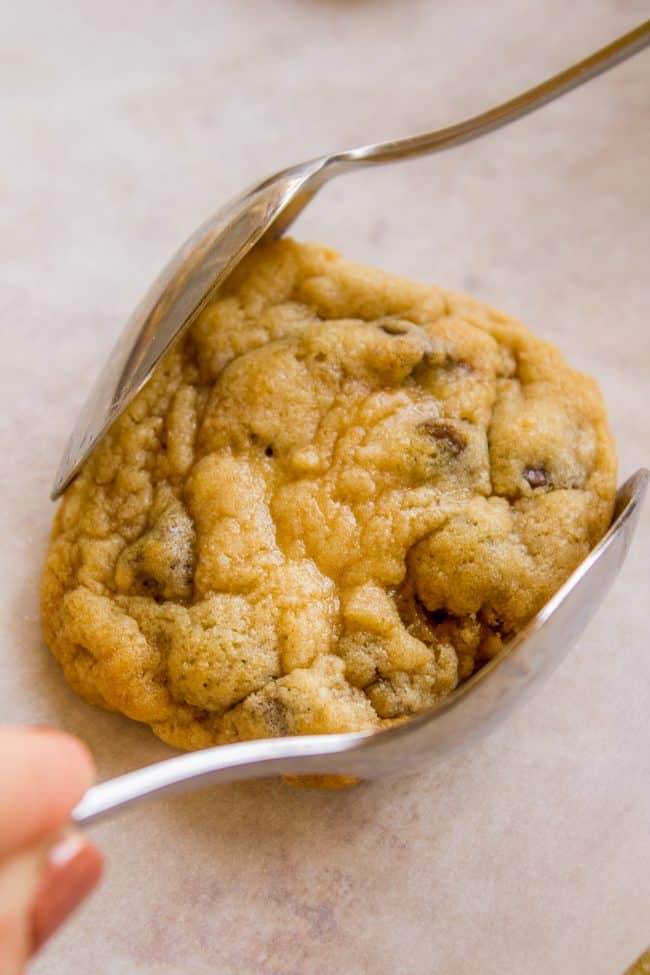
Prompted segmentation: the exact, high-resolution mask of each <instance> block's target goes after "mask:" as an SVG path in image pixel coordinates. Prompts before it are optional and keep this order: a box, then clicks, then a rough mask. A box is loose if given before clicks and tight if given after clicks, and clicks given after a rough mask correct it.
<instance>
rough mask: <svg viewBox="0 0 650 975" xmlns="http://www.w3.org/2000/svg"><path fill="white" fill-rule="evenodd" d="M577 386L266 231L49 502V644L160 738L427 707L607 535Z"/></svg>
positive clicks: (446, 298) (448, 302) (487, 319)
mask: <svg viewBox="0 0 650 975" xmlns="http://www.w3.org/2000/svg"><path fill="white" fill-rule="evenodd" d="M615 476H616V464H615V457H614V450H613V445H612V441H611V437H610V434H609V431H608V428H607V423H606V418H605V412H604V408H603V404H602V400H601V397H600V394H599V392H598V389H597V387H596V385H595V383H594V382H593V381H592V380H591V379H590V378H589V377H586V376H584V375H582V374H580V373H576V372H574V371H573V370H572V369H570V368H569V367H568V366H567V365H566V364H565V362H564V360H563V359H562V357H561V356H560V354H559V352H558V351H557V350H556V349H555V348H554V347H552V346H551V345H549V344H548V343H546V342H543V341H541V340H540V339H537V338H536V337H534V336H533V335H532V334H531V333H530V332H529V331H528V330H526V329H525V328H524V327H523V326H521V325H519V324H517V323H516V322H514V321H513V320H511V319H510V318H508V317H506V316H505V315H502V314H501V313H499V312H496V311H494V310H492V309H490V308H487V307H486V306H484V305H482V304H480V303H478V302H476V301H473V300H472V299H470V298H466V297H464V296H460V295H455V294H451V293H448V292H445V291H443V290H441V289H438V288H433V287H427V286H424V285H420V284H415V283H413V282H410V281H405V280H403V279H400V278H397V277H394V276H391V275H388V274H384V273H382V272H380V271H376V270H371V269H368V268H364V267H360V266H357V265H354V264H350V263H348V262H346V261H344V260H343V259H341V258H340V257H339V256H338V255H336V254H335V253H333V252H332V251H329V250H327V249H325V248H322V247H319V246H315V245H301V244H297V243H295V242H293V241H290V240H282V241H278V242H275V243H273V244H270V245H267V246H264V247H262V248H260V249H258V250H256V251H255V252H254V253H253V254H252V255H250V256H249V257H248V258H247V259H246V260H245V261H244V263H243V264H242V265H241V266H240V267H239V268H238V270H237V271H236V273H235V275H233V276H232V277H231V278H230V279H229V280H228V282H227V283H226V285H225V287H224V288H222V290H221V291H220V292H219V294H218V295H217V297H216V298H215V299H213V300H212V301H211V302H210V304H209V305H208V306H207V307H206V308H205V310H204V311H203V312H202V314H201V315H200V317H199V319H198V320H197V321H196V323H195V324H194V325H193V327H192V328H191V329H190V331H189V333H187V334H186V335H185V336H184V337H183V338H182V339H181V340H180V342H179V343H177V345H176V346H175V347H174V348H173V349H172V351H171V352H170V353H169V354H168V355H167V357H166V358H165V359H164V361H163V362H162V363H161V365H160V366H159V367H158V369H157V370H156V372H155V374H154V376H153V377H152V379H151V380H150V381H149V383H148V384H147V386H146V387H145V388H144V390H143V391H142V392H141V393H140V394H139V395H138V397H137V398H136V399H135V400H134V402H133V403H132V404H131V406H130V407H129V409H128V410H127V411H126V413H125V414H124V415H123V416H122V417H121V418H120V419H118V420H117V421H116V423H115V424H114V425H113V427H112V429H111V430H110V431H109V433H108V434H107V435H106V437H105V438H104V440H103V441H102V443H101V444H100V445H99V447H98V448H97V449H96V450H95V452H94V453H93V455H92V456H91V458H90V459H89V460H88V461H87V463H86V464H85V466H84V468H83V470H82V472H81V473H80V475H79V476H78V477H77V479H76V481H75V482H74V483H73V484H72V485H71V487H69V488H68V490H67V491H66V494H65V496H64V499H63V501H62V503H61V506H60V508H59V510H58V512H57V515H56V518H55V522H54V528H53V534H52V541H51V546H50V550H49V553H48V557H47V562H46V566H45V572H44V577H43V586H42V607H43V614H42V615H43V627H44V633H45V638H46V641H47V643H48V645H49V647H50V649H51V650H52V652H53V653H54V655H55V656H56V657H57V659H58V660H59V661H60V663H61V665H62V667H63V670H64V673H65V676H66V678H67V680H68V681H69V683H70V684H71V685H72V687H73V688H74V689H75V690H76V691H78V692H79V693H80V694H81V695H82V696H83V697H85V698H86V699H87V700H89V701H90V702H92V703H93V704H97V705H101V706H103V707H105V708H109V709H113V710H117V711H121V712H123V713H124V714H126V715H128V716H130V717H131V718H134V719H136V720H138V721H143V722H146V723H148V724H150V725H151V727H152V728H153V730H154V731H155V733H156V734H157V735H159V736H160V737H161V738H162V739H164V740H165V741H167V742H169V743H171V744H173V745H175V746H177V747H180V748H198V747H204V746H207V745H211V744H217V743H220V742H229V741H236V740H238V739H246V738H258V737H266V736H273V735H285V734H307V733H319V732H335V731H347V730H355V729H373V728H381V727H382V726H385V725H387V724H389V723H391V722H392V721H395V720H400V719H403V718H404V717H405V716H409V715H412V714H415V713H417V712H418V711H421V710H423V709H425V708H427V707H430V706H431V705H432V704H434V703H436V702H437V701H439V700H441V699H442V698H443V697H445V695H447V694H449V693H450V691H452V690H453V689H454V688H455V687H456V686H457V685H458V683H459V682H460V681H463V680H465V679H466V678H467V677H469V676H470V675H471V674H472V673H473V672H474V671H475V670H476V669H477V668H478V667H480V666H481V664H482V663H483V662H485V661H486V660H488V659H489V658H490V657H492V656H493V655H494V654H495V653H497V652H498V651H499V649H500V648H501V646H502V645H503V642H504V640H506V639H507V638H508V637H510V636H511V635H512V634H514V633H516V632H517V630H518V629H520V628H521V627H522V625H523V624H524V623H525V622H526V621H527V620H528V619H529V618H530V616H531V615H532V614H534V613H535V612H536V611H537V610H538V609H539V608H540V607H541V606H542V605H543V603H544V602H545V601H546V600H547V599H548V598H549V597H550V596H551V595H552V594H553V592H555V591H556V590H557V589H558V588H559V586H560V585H561V584H562V582H563V581H564V580H565V579H566V578H567V576H568V575H569V574H570V573H571V572H572V570H573V569H574V568H575V567H576V565H577V564H578V563H579V562H580V561H581V560H582V559H583V558H584V556H585V555H586V554H587V552H588V551H589V549H590V548H591V547H592V546H593V545H594V544H595V543H596V542H597V541H598V539H599V538H600V536H601V535H602V534H603V532H604V531H605V529H606V528H607V526H608V523H609V520H610V518H611V513H612V508H613V500H614V492H615Z"/></svg>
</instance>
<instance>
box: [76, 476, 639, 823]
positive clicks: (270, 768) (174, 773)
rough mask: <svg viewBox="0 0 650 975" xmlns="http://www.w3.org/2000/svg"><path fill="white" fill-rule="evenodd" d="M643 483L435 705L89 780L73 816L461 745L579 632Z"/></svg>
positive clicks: (359, 767) (374, 765)
mask: <svg viewBox="0 0 650 975" xmlns="http://www.w3.org/2000/svg"><path fill="white" fill-rule="evenodd" d="M649 479H650V472H649V471H647V470H639V471H637V472H636V474H634V475H633V476H632V477H630V478H629V480H627V481H626V482H625V483H624V484H623V485H622V486H621V487H620V488H619V490H618V492H617V495H616V509H615V512H614V521H613V523H612V526H611V528H610V529H609V531H608V532H607V534H606V535H605V536H604V537H603V538H602V540H601V541H600V542H599V543H598V545H596V547H595V548H594V549H593V550H592V551H591V552H590V553H589V555H588V556H587V557H586V558H585V559H584V560H583V561H582V562H581V563H580V565H579V566H578V568H577V569H576V570H575V571H574V572H573V574H572V575H571V576H570V577H569V578H568V579H567V581H566V582H565V583H564V585H563V586H562V587H561V589H559V590H558V592H556V594H555V595H554V596H553V597H552V598H551V599H550V600H549V602H547V603H546V605H545V606H543V607H542V609H541V610H540V611H539V612H538V613H537V614H536V615H535V616H534V617H533V618H532V619H531V620H530V622H529V623H528V624H527V626H526V627H525V628H524V629H523V630H521V632H520V633H518V634H517V636H515V637H514V638H513V639H512V640H511V641H510V643H509V644H508V645H507V646H506V647H505V648H504V649H503V651H502V652H501V653H500V654H498V655H497V656H496V657H495V658H494V659H493V660H491V661H490V662H489V663H487V664H485V666H484V667H482V668H481V670H479V671H478V672H477V673H476V674H474V675H473V676H472V677H471V678H470V679H469V680H468V681H466V682H465V683H464V684H461V685H460V687H459V688H458V689H457V690H456V691H454V692H453V693H452V694H450V695H449V697H447V698H445V700H444V701H442V702H441V703H440V704H439V705H438V706H437V707H434V708H432V709H431V710H429V711H426V712H424V713H423V714H421V715H418V716H417V717H414V718H411V720H409V721H407V722H405V723H404V724H401V725H398V726H397V727H395V728H391V729H388V730H386V731H381V732H377V733H375V732H352V733H349V734H335V735H304V736H296V737H292V738H271V739H263V740H260V741H246V742H241V743H238V744H235V745H217V746H216V747H214V748H206V749H203V750H202V751H197V752H190V753H188V754H185V755H179V756H177V757H175V758H170V759H167V760H166V761H163V762H157V763H156V764H154V765H149V766H147V767H145V768H141V769H137V770H136V771H134V772H128V773H127V774H126V775H121V776H119V777H118V778H115V779H110V780H108V781H107V782H102V783H100V784H99V785H95V786H93V787H92V788H90V789H89V790H88V792H87V793H86V794H85V796H84V797H83V799H82V800H81V802H80V803H79V804H78V805H77V807H76V808H75V809H74V811H73V814H72V819H73V821H74V822H75V823H77V824H82V823H90V822H93V821H94V820H97V819H100V818H102V817H104V816H106V815H108V814H110V813H113V812H116V811H117V810H119V809H124V808H126V807H127V806H131V805H133V804H134V803H137V802H139V801H141V800H143V799H145V798H147V797H152V796H155V795H162V794H165V793H171V792H181V791H185V790H189V789H193V788H197V787H199V786H205V785H210V784H215V783H219V782H221V783H224V782H234V781H237V780H241V779H255V778H263V777H266V776H270V775H305V774H309V775H313V774H328V775H332V774H337V775H347V776H350V775H351V776H355V777H358V778H362V779H374V778H382V777H385V776H395V775H400V774H402V773H406V772H412V771H415V770H416V769H418V768H421V767H422V766H424V765H429V764H431V763H433V762H435V761H440V760H441V759H444V758H446V757H447V756H449V755H450V754H453V753H454V752H456V751H458V750H459V749H461V748H465V747H467V746H468V745H470V744H471V743H472V742H474V741H476V740H477V738H480V737H481V736H483V735H484V734H486V733H488V732H489V731H491V730H492V729H493V728H494V727H495V726H496V725H497V724H498V723H499V722H500V721H502V720H503V719H504V718H505V717H506V716H507V715H508V714H509V713H510V712H511V711H512V710H513V709H514V708H515V707H518V706H520V705H521V704H523V703H524V702H525V701H526V700H527V699H528V698H529V697H530V695H531V694H532V693H533V691H535V690H537V689H539V687H540V686H541V685H542V684H543V682H544V681H545V680H546V678H548V677H549V676H550V674H551V673H552V672H553V671H554V670H555V668H556V667H557V666H558V664H559V663H560V662H561V661H562V660H563V659H564V657H565V656H566V655H567V653H568V652H569V650H570V649H571V647H572V646H573V644H574V643H575V642H576V640H577V639H578V637H579V636H580V635H581V633H582V632H583V630H584V629H585V627H586V626H587V624H588V622H589V620H590V619H591V617H592V616H593V615H594V613H595V612H596V610H597V609H598V607H599V606H600V604H601V602H602V601H603V599H604V598H605V596H606V594H607V592H608V590H609V588H610V587H611V585H612V583H613V582H614V579H615V578H616V576H617V575H618V572H619V570H620V568H621V566H622V564H623V562H624V560H625V556H626V554H627V551H628V549H629V546H630V542H631V541H632V537H633V535H634V532H635V529H636V527H637V524H638V518H639V512H640V508H641V503H642V501H643V498H644V496H645V493H646V490H647V487H648V480H649Z"/></svg>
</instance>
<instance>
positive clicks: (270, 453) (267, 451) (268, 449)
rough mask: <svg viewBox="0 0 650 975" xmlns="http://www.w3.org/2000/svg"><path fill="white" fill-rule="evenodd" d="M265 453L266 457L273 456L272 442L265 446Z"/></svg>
mask: <svg viewBox="0 0 650 975" xmlns="http://www.w3.org/2000/svg"><path fill="white" fill-rule="evenodd" d="M264 455H265V457H273V447H272V446H271V444H268V445H267V446H266V447H265V448H264Z"/></svg>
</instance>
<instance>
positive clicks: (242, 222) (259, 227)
mask: <svg viewBox="0 0 650 975" xmlns="http://www.w3.org/2000/svg"><path fill="white" fill-rule="evenodd" d="M648 43H650V20H648V21H646V22H645V23H644V24H641V25H640V26H639V27H637V28H636V29H635V30H633V31H630V33H629V34H624V35H623V37H620V38H619V39H618V40H616V41H614V42H613V43H612V44H608V45H607V47H603V48H602V49H601V50H600V51H596V53H595V54H592V55H591V56H590V57H588V58H586V59H585V60H584V61H580V62H578V64H575V65H573V67H571V68H567V70H566V71H562V72H560V74H557V75H555V76H554V77H552V78H549V79H548V80H547V81H544V82H542V84H540V85H537V86H536V87H534V88H531V89H530V90H529V91H526V92H524V93H523V94H522V95H517V97H516V98H513V99H511V100H510V101H507V102H504V103H503V104H502V105H498V106H497V107H496V108H491V109H489V111H487V112H482V113H481V114H480V115H476V116H474V117H473V118H470V119H466V120H465V121H464V122H458V123H457V124H456V125H450V126H448V127H447V128H444V129H438V130H436V131H434V132H426V133H424V134H423V135H418V136H415V137H414V138H411V139H400V140H397V141H395V142H384V143H378V144H376V145H368V146H362V147H360V148H357V149H349V150H347V151H345V152H337V153H333V154H332V155H329V156H321V157H320V158H318V159H312V160H310V161H309V162H305V163H302V164H301V165H298V166H292V167H291V168H290V169H285V170H283V171H282V172H280V173H277V174H276V175H275V176H271V177H270V178H269V179H267V180H265V181H264V182H263V183H260V184H259V185H258V186H255V187H254V188H253V189H251V190H249V191H248V192H246V193H244V194H243V195H242V196H240V197H238V198H237V199H236V200H233V201H232V202H231V203H229V204H227V205H226V206H225V207H224V208H223V209H222V210H219V211H218V212H217V213H216V214H215V215H214V216H213V217H211V218H210V219H209V220H208V221H207V222H206V223H204V224H203V226H201V227H199V229H198V230H197V231H196V232H195V233H194V234H193V235H192V236H191V237H190V238H189V240H188V241H187V242H186V243H185V244H184V245H183V246H182V247H181V248H180V250H179V251H178V253H177V254H176V255H175V256H174V257H173V258H172V260H171V261H170V263H169V264H168V265H167V267H166V268H165V269H164V270H163V272H162V274H161V275H160V277H159V278H158V279H157V280H156V281H155V282H154V284H153V286H152V287H151V290H150V291H149V292H148V294H147V295H145V297H144V298H143V300H142V301H141V303H140V304H139V305H138V307H137V308H136V309H135V311H134V313H133V315H132V316H131V319H130V321H129V322H128V323H127V326H126V329H125V331H124V332H123V334H122V335H121V337H120V338H119V340H118V342H117V345H116V346H115V348H114V349H113V350H112V352H111V354H110V356H109V359H108V362H107V363H106V365H105V367H104V369H103V371H102V372H101V374H100V375H99V377H98V379H97V381H96V383H95V386H94V388H93V389H92V391H91V393H90V396H89V398H88V400H87V401H86V403H85V405H84V407H83V409H82V411H81V414H80V416H79V419H78V421H77V424H76V426H75V428H74V430H73V432H72V434H71V436H70V439H69V441H68V443H67V445H66V448H65V450H64V453H63V457H62V459H61V463H60V465H59V470H58V473H57V475H56V479H55V481H54V486H53V488H52V498H53V499H54V498H57V497H58V496H59V495H60V494H61V493H62V491H64V490H65V488H66V487H67V486H68V484H69V483H70V481H71V480H72V479H73V478H74V477H75V475H76V474H77V473H78V472H79V469H80V467H81V465H82V464H83V462H84V461H85V460H86V458H87V457H88V455H89V454H90V452H91V451H92V449H93V447H94V446H95V445H96V444H97V442H98V441H99V439H100V438H101V437H102V436H103V434H104V433H105V432H106V430H107V429H108V428H109V427H110V425H111V423H112V422H113V421H114V420H115V419H116V418H117V417H118V416H119V415H120V414H121V413H122V411H123V410H124V409H125V408H126V407H127V406H128V404H129V403H130V402H131V400H132V399H133V397H134V396H135V395H136V393H138V392H139V390H140V389H142V387H143V385H144V384H145V383H146V381H147V379H148V378H149V377H150V376H151V373H152V372H153V370H154V368H155V366H156V365H157V363H158V362H159V361H160V359H161V357H162V356H163V355H164V354H165V352H166V351H167V350H168V349H169V347H170V345H171V344H172V342H173V341H174V339H175V338H177V336H178V335H180V333H181V332H183V331H184V329H186V328H187V327H188V326H189V325H190V324H191V322H192V321H193V320H194V319H195V318H196V316H197V315H198V313H199V312H200V311H201V308H202V307H203V306H204V305H205V303H206V302H207V301H208V300H209V298H210V297H211V295H212V294H213V293H214V291H215V289H216V288H218V286H219V285H220V284H221V283H222V282H223V280H224V279H225V278H226V277H227V275H228V274H230V272H231V271H232V270H233V268H235V267H236V265H237V264H238V263H239V262H240V261H241V259H242V258H243V257H244V256H245V255H246V254H247V253H248V251H249V250H250V249H251V248H252V247H253V246H254V245H255V244H256V243H257V242H258V241H259V240H260V238H262V237H263V236H264V235H269V234H271V235H273V236H280V235H281V234H282V233H283V232H284V230H286V228H287V227H288V226H289V225H290V224H291V222H292V221H293V220H295V218H296V217H297V216H298V214H299V213H300V212H301V210H303V209H304V207H305V206H306V205H307V204H308V203H309V201H310V200H311V199H312V198H313V197H314V196H315V194H316V193H317V192H318V190H319V189H320V188H321V187H322V186H323V185H324V184H325V183H326V182H327V181H328V180H329V179H331V178H332V177H333V176H338V175H340V174H341V173H349V172H351V171H352V170H354V169H357V168H359V167H362V166H371V165H374V164H376V163H384V162H395V161H397V160H399V159H408V158H411V157H413V156H420V155H424V154H426V153H433V152H439V151H440V150H442V149H449V148H451V147H452V146H457V145H460V144H461V143H463V142H469V141H470V140H472V139H476V138H478V137H479V136H481V135H485V134H486V133H488V132H493V131H494V130H495V129H498V128H500V127H501V126H503V125H507V124H508V123H509V122H513V121H514V120H515V119H517V118H521V117H522V116H523V115H527V114H528V113H529V112H532V111H534V110H535V109H537V108H541V107H542V105H545V104H546V103H547V102H550V101H552V100H553V99H554V98H557V97H558V96H559V95H562V94H564V93H565V92H567V91H571V89H572V88H576V87H577V86H578V85H581V84H583V83H584V82H585V81H589V79H590V78H594V77H596V75H599V74H601V73H602V72H603V71H607V70H608V69H609V68H612V67H614V65H616V64H619V63H620V62H621V61H623V60H625V59H626V58H629V57H630V56H631V55H633V54H635V53H636V52H637V51H640V50H641V49H642V48H644V47H645V46H646V45H647V44H648Z"/></svg>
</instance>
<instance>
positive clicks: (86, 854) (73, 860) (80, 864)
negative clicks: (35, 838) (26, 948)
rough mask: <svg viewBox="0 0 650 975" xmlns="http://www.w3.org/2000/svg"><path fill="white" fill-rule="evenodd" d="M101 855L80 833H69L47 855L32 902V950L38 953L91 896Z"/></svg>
mask: <svg viewBox="0 0 650 975" xmlns="http://www.w3.org/2000/svg"><path fill="white" fill-rule="evenodd" d="M103 863H104V858H103V857H102V854H101V853H100V851H99V850H98V849H97V847H96V846H93V844H92V843H90V842H89V841H88V840H86V839H85V838H84V837H83V836H81V835H80V834H79V833H69V834H68V835H67V836H64V837H63V839H61V840H60V841H59V842H58V843H56V844H55V845H54V846H53V847H52V848H51V850H50V851H49V852H48V854H47V858H46V862H45V870H44V872H43V876H42V878H41V883H40V886H39V889H38V891H37V894H36V897H35V898H34V901H33V903H32V946H33V948H32V950H33V951H37V950H38V949H39V948H40V947H41V945H42V944H43V943H44V942H45V941H47V939H48V938H49V937H50V936H51V935H52V934H54V932H55V931H56V929H57V928H58V927H59V926H60V925H61V924H62V923H63V921H65V919H66V918H67V917H68V916H69V915H70V914H71V913H72V912H73V911H74V909H75V907H77V906H78V904H80V903H81V901H82V900H83V899H84V898H85V897H86V896H87V895H88V894H89V893H90V891H91V890H92V889H93V887H94V886H95V884H96V883H97V881H98V880H99V878H100V876H101V872H102V866H103Z"/></svg>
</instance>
